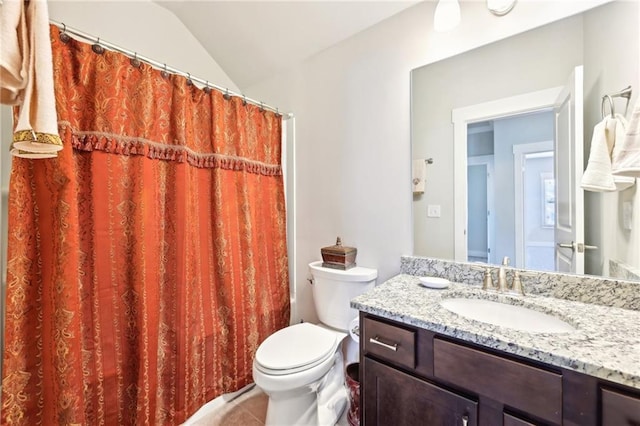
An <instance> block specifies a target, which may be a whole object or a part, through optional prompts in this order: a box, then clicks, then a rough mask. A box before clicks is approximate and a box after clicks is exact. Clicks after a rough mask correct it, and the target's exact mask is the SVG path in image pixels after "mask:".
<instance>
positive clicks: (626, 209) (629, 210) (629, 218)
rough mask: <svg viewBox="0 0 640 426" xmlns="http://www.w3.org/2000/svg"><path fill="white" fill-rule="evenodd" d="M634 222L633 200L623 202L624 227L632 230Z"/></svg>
mask: <svg viewBox="0 0 640 426" xmlns="http://www.w3.org/2000/svg"><path fill="white" fill-rule="evenodd" d="M632 223H633V204H631V201H625V202H624V203H622V227H623V228H624V229H626V230H627V231H631V228H632Z"/></svg>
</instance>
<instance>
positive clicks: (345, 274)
mask: <svg viewBox="0 0 640 426" xmlns="http://www.w3.org/2000/svg"><path fill="white" fill-rule="evenodd" d="M321 264H322V262H314V263H311V264H309V269H310V271H311V275H312V277H313V286H314V287H313V299H314V304H315V306H316V311H317V313H318V317H319V318H320V321H321V322H320V324H311V323H304V322H303V323H300V324H295V325H291V326H289V327H286V328H284V329H282V330H279V331H277V332H276V333H274V334H272V335H271V336H269V337H268V338H267V339H265V341H264V342H262V344H261V345H260V347H259V348H258V350H257V351H256V356H255V358H254V362H253V379H254V382H255V383H256V385H257V386H258V387H260V388H261V389H262V390H263V391H264V392H265V393H266V394H267V395H268V397H269V401H268V406H267V418H266V420H265V425H266V426H271V425H314V426H315V425H332V426H333V425H335V423H336V421H337V420H338V419H339V417H340V415H341V414H342V412H343V411H344V409H345V407H346V405H347V390H346V388H345V384H344V365H345V364H344V359H343V356H344V355H343V353H352V352H353V350H354V346H356V345H355V342H353V341H352V340H351V337H349V333H348V331H347V330H348V327H349V324H350V323H351V322H352V321H353V320H354V318H357V311H355V310H353V309H351V308H350V306H349V302H350V300H351V299H352V298H354V297H355V296H357V295H359V294H361V293H363V292H365V291H367V290H368V289H370V288H372V287H373V286H374V285H375V279H376V277H377V271H375V270H373V269H369V268H362V267H355V268H352V269H349V270H347V271H341V270H333V269H329V268H323V267H322V266H321ZM343 346H344V348H343ZM347 346H348V347H349V348H350V349H349V350H347V349H346V348H347ZM343 349H344V350H343ZM356 356H357V355H356Z"/></svg>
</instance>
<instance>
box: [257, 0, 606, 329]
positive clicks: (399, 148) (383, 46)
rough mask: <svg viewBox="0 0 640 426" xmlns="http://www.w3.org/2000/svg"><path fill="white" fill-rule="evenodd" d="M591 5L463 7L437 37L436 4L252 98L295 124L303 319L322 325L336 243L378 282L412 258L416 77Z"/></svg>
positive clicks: (386, 24)
mask: <svg viewBox="0 0 640 426" xmlns="http://www.w3.org/2000/svg"><path fill="white" fill-rule="evenodd" d="M596 3H603V2H596ZM593 4H594V2H582V1H581V2H566V1H557V2H519V3H518V5H517V6H516V8H515V9H514V10H513V11H512V12H511V13H510V14H509V15H507V16H505V17H502V18H497V17H494V16H492V15H491V14H489V13H487V11H486V8H485V5H484V2H465V3H463V5H462V24H461V26H460V27H459V28H458V29H456V30H455V31H454V32H452V33H448V34H437V33H434V32H433V30H432V22H433V11H434V7H435V2H423V3H419V4H418V5H416V6H414V7H412V8H409V9H407V10H406V11H404V12H401V13H400V14H398V15H396V16H394V17H392V18H390V19H388V20H386V21H383V22H382V23H380V24H378V25H376V26H374V27H372V28H370V29H369V30H366V31H363V32H361V33H359V34H357V35H355V36H354V37H352V38H350V39H348V40H346V41H345V42H343V43H340V44H338V45H336V46H334V47H332V48H330V49H327V50H325V51H324V52H322V53H320V54H318V55H316V56H314V57H312V58H310V59H309V60H307V61H305V62H304V63H302V64H300V65H298V66H296V67H293V68H292V69H290V70H288V71H287V72H285V73H282V74H280V75H278V76H276V77H274V78H272V79H270V80H268V81H265V82H263V83H262V84H259V85H255V86H253V87H249V88H247V89H246V90H245V92H246V93H247V94H248V95H250V96H251V97H254V98H259V99H264V100H265V101H268V102H269V103H270V104H272V105H278V106H279V107H280V108H281V109H283V110H284V109H286V110H288V111H293V112H294V113H295V115H296V117H297V119H296V130H297V134H296V151H297V157H296V167H297V191H296V199H297V220H298V226H297V244H298V252H297V255H298V261H297V268H298V273H297V276H296V277H295V282H296V285H297V287H298V298H299V312H301V317H303V318H304V319H305V320H311V321H312V320H314V319H315V315H314V312H315V311H314V309H313V306H312V302H311V293H310V289H309V286H308V285H307V284H306V278H307V273H308V272H307V271H308V268H307V264H308V263H309V262H311V261H313V260H317V259H319V257H320V248H321V247H323V246H326V245H330V244H333V241H334V239H335V237H336V236H337V235H340V236H341V237H342V240H343V242H344V243H345V244H347V245H352V246H356V247H357V248H358V259H357V261H358V264H360V265H362V266H369V267H373V268H377V269H378V270H379V279H378V282H382V281H384V280H386V279H388V278H389V277H391V276H393V275H395V274H397V273H398V272H399V266H400V256H401V255H403V254H411V253H412V251H413V237H412V235H413V232H412V228H413V226H412V212H411V203H412V194H411V185H410V183H411V173H410V159H411V146H410V110H409V108H410V106H409V105H410V83H409V74H410V71H411V70H412V69H413V68H416V67H419V66H421V65H424V64H426V63H431V62H434V61H437V60H439V59H442V58H445V57H449V56H451V55H454V54H456V53H459V52H462V51H466V50H469V49H471V48H474V47H477V46H480V45H483V44H486V43H489V42H492V41H495V40H497V39H500V38H503V37H505V36H508V35H512V34H515V33H518V32H521V31H525V30H527V29H530V28H533V27H536V26H538V25H541V24H543V23H547V22H551V21H553V20H555V19H559V18H561V17H565V16H568V15H570V14H573V13H577V12H580V11H582V10H584V9H585V8H588V7H590V6H592V5H593ZM469 73H470V74H471V73H472V70H469ZM435 160H436V161H438V159H435ZM444 167H449V168H450V167H451V164H448V165H444ZM427 184H428V183H427ZM444 213H445V214H446V212H444ZM436 238H437V237H436Z"/></svg>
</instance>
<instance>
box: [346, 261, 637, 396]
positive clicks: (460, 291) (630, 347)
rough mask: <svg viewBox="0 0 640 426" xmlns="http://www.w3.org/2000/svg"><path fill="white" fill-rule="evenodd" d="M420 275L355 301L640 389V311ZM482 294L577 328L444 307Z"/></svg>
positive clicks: (399, 318)
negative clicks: (524, 324)
mask: <svg viewBox="0 0 640 426" xmlns="http://www.w3.org/2000/svg"><path fill="white" fill-rule="evenodd" d="M419 282H420V281H419V277H417V276H413V275H407V274H400V275H397V276H395V277H393V278H392V279H390V280H388V281H386V282H385V283H383V284H381V285H379V286H377V287H375V288H374V289H373V290H371V291H369V292H367V293H365V294H362V295H360V296H358V297H356V298H355V299H353V300H352V301H351V306H352V307H353V308H355V309H358V310H360V311H363V312H367V313H370V314H374V315H377V316H380V317H383V318H387V319H391V320H395V321H398V322H401V323H405V324H410V325H414V326H416V327H420V328H424V329H427V330H431V331H434V332H436V333H440V334H442V335H446V336H451V337H455V338H457V339H460V340H463V341H467V342H472V343H476V344H479V345H482V346H485V347H488V348H493V349H497V350H501V351H504V352H507V353H511V354H515V355H519V356H521V357H524V358H529V359H532V360H535V361H540V362H543V363H546V364H550V365H553V366H557V367H562V368H566V369H569V370H574V371H578V372H581V373H585V374H588V375H591V376H595V377H598V378H601V379H605V380H609V381H611V382H615V383H619V384H622V385H626V386H631V387H634V388H638V389H640V311H635V310H629V309H621V308H614V307H607V306H600V305H593V304H587V303H581V302H575V301H568V300H563V299H557V298H553V297H544V296H536V295H526V296H518V295H512V294H508V293H496V292H490V291H484V290H482V289H481V288H480V286H475V285H469V284H460V283H451V285H450V286H449V287H448V288H446V289H442V290H434V289H428V288H425V287H422V286H421V285H420V284H419ZM460 297H464V298H482V299H487V300H493V301H499V302H504V303H509V304H512V305H521V306H525V307H528V308H531V309H533V310H537V311H540V312H544V313H549V314H552V315H554V316H557V317H559V318H561V319H563V320H564V321H566V322H568V323H569V324H571V325H572V326H573V327H575V328H576V329H577V331H571V332H566V333H532V332H524V331H518V330H514V329H510V328H506V327H501V326H496V325H492V324H487V323H483V322H479V321H474V320H471V319H467V318H464V317H462V316H460V315H458V314H455V313H453V312H451V311H449V310H447V309H446V308H444V307H442V306H441V305H440V304H439V302H440V301H441V300H443V299H448V298H460Z"/></svg>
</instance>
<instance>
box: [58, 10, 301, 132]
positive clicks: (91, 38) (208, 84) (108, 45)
mask: <svg viewBox="0 0 640 426" xmlns="http://www.w3.org/2000/svg"><path fill="white" fill-rule="evenodd" d="M49 22H51V23H52V24H53V25H55V26H56V27H58V28H60V29H61V30H62V33H63V34H64V33H68V34H73V35H75V36H77V37H80V38H83V39H85V40H88V41H91V42H93V43H94V44H97V45H99V46H102V47H106V48H108V49H109V50H114V51H116V52H120V53H122V54H124V55H126V56H128V57H130V58H131V59H136V60H138V61H141V62H146V63H147V64H149V65H151V66H153V67H154V68H157V69H159V70H162V71H165V72H169V73H171V74H176V75H180V76H182V77H185V78H187V79H189V80H191V81H193V82H197V83H200V84H201V85H202V86H204V87H209V88H211V89H216V90H218V91H219V92H222V93H224V94H225V95H229V96H236V97H238V98H242V100H243V101H245V102H248V103H250V104H253V105H257V106H259V107H260V108H263V109H268V110H270V111H273V112H275V113H276V114H281V115H282V118H283V119H285V120H287V119H289V118H293V113H290V112H280V110H279V109H278V108H275V107H272V106H270V105H267V104H265V103H264V102H260V101H256V100H255V99H251V98H248V97H246V96H245V95H243V94H241V93H236V92H234V91H232V90H229V89H228V88H224V87H220V86H218V85H216V84H213V83H211V82H210V81H208V80H203V79H201V78H198V77H194V76H192V75H191V74H190V73H188V72H184V71H181V70H179V69H177V68H173V67H170V66H168V65H167V64H163V63H161V62H158V61H154V60H153V59H150V58H147V57H145V56H142V55H138V53H137V52H132V51H131V50H128V49H125V48H123V47H120V46H117V45H115V44H112V43H109V42H107V41H104V40H101V39H100V37H96V36H93V35H90V34H87V33H85V32H83V31H80V30H78V29H75V28H72V27H69V26H68V25H66V24H64V23H62V22H57V21H54V20H53V19H50V20H49Z"/></svg>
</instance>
